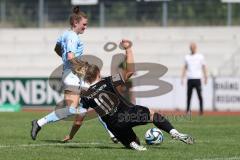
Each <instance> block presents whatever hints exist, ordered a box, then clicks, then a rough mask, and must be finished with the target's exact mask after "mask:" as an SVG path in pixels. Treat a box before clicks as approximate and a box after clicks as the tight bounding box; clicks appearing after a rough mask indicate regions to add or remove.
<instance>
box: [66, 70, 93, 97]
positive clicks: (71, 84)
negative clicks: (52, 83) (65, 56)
mask: <svg viewBox="0 0 240 160" xmlns="http://www.w3.org/2000/svg"><path fill="white" fill-rule="evenodd" d="M62 85H63V86H62V88H63V90H64V91H65V90H67V91H72V92H74V93H76V94H80V93H81V90H82V89H85V90H87V89H88V88H89V84H87V83H85V82H84V81H83V79H82V78H79V77H78V76H77V75H75V74H73V72H72V71H71V69H66V70H64V71H63V74H62Z"/></svg>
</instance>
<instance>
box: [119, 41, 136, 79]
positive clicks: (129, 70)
mask: <svg viewBox="0 0 240 160" xmlns="http://www.w3.org/2000/svg"><path fill="white" fill-rule="evenodd" d="M120 44H121V46H122V47H123V48H124V49H125V51H126V66H127V67H126V70H125V72H123V77H124V80H125V81H126V80H128V79H129V78H130V77H131V76H132V75H133V74H134V72H135V67H134V58H133V52H132V42H131V41H129V40H127V39H123V40H122V41H121V43H120Z"/></svg>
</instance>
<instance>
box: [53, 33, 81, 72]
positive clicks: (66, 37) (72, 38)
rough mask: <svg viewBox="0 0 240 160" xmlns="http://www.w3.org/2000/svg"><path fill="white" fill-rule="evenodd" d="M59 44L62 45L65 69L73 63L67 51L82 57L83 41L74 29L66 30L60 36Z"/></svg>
mask: <svg viewBox="0 0 240 160" xmlns="http://www.w3.org/2000/svg"><path fill="white" fill-rule="evenodd" d="M57 45H60V46H61V52H62V60H63V70H66V69H70V68H71V64H70V62H69V61H68V59H67V53H69V52H72V53H74V56H75V57H80V56H81V55H82V54H83V42H82V41H81V39H80V37H79V36H78V35H77V34H76V33H75V32H74V31H72V30H67V31H65V32H64V33H63V34H62V35H61V36H60V37H59V38H58V40H57Z"/></svg>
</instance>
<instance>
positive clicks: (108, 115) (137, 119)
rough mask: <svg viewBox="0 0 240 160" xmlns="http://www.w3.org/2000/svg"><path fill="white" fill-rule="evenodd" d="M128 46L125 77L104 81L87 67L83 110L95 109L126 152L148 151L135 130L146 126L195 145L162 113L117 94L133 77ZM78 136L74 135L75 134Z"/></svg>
mask: <svg viewBox="0 0 240 160" xmlns="http://www.w3.org/2000/svg"><path fill="white" fill-rule="evenodd" d="M129 44H130V41H128V40H122V42H121V46H122V47H123V48H124V49H125V50H126V62H127V71H126V73H125V74H124V75H121V74H116V75H113V76H109V77H105V78H101V76H100V70H99V68H98V67H97V66H96V65H88V66H87V67H86V74H85V77H84V80H85V82H86V83H88V84H89V88H88V89H85V90H83V89H82V91H81V103H82V105H83V107H84V108H89V107H91V108H93V109H94V110H95V111H96V112H97V113H98V114H99V116H101V118H102V120H103V121H104V122H105V123H106V125H107V128H108V129H109V130H110V131H111V132H112V133H113V134H114V136H115V137H116V138H117V139H118V140H119V141H120V142H121V143H122V144H123V145H124V146H125V147H127V148H132V149H134V150H139V151H143V150H146V148H145V147H144V146H142V145H140V142H139V139H138V138H137V136H136V134H135V133H134V131H133V129H132V128H133V127H135V126H138V125H145V124H147V123H153V124H154V125H155V126H156V127H157V128H159V129H161V130H164V131H165V132H167V133H169V134H170V135H171V136H172V138H173V139H176V140H180V141H182V142H184V143H186V144H193V142H194V141H193V138H192V137H191V136H189V135H188V134H182V133H179V132H178V131H177V130H176V129H175V128H174V127H173V126H172V124H171V123H170V122H169V121H168V120H167V119H166V118H165V117H164V116H162V115H161V114H160V112H159V111H155V110H153V109H149V108H147V107H144V106H140V105H134V104H132V103H130V102H128V101H127V100H125V99H124V98H123V97H122V96H121V95H120V93H119V92H118V91H117V89H116V87H118V86H119V85H124V82H125V81H127V80H128V79H129V78H130V77H131V76H132V75H133V73H134V65H133V53H132V49H131V45H129ZM78 70H79V68H75V74H77V75H78ZM81 74H82V73H81ZM81 74H80V75H81ZM39 130H40V128H39V126H33V129H32V132H34V133H32V134H34V135H35V136H37V133H38V131H39ZM76 132H77V131H74V134H75V133H76ZM70 134H71V133H70Z"/></svg>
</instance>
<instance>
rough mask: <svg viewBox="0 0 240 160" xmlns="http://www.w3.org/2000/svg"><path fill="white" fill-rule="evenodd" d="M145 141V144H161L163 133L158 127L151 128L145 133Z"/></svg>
mask: <svg viewBox="0 0 240 160" xmlns="http://www.w3.org/2000/svg"><path fill="white" fill-rule="evenodd" d="M145 141H146V143H147V144H149V145H152V144H161V143H162V142H163V133H162V132H161V130H160V129H158V128H151V129H149V130H147V132H146V133H145Z"/></svg>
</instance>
